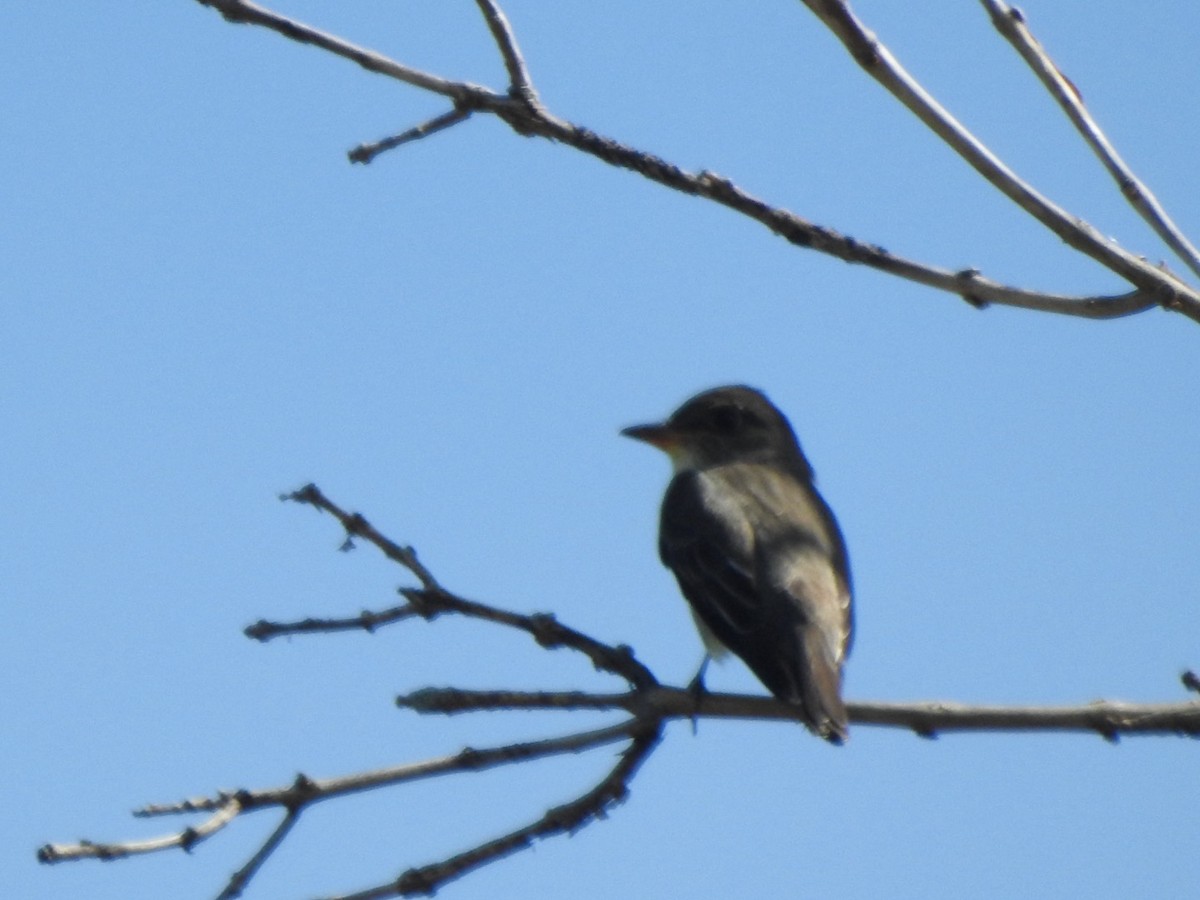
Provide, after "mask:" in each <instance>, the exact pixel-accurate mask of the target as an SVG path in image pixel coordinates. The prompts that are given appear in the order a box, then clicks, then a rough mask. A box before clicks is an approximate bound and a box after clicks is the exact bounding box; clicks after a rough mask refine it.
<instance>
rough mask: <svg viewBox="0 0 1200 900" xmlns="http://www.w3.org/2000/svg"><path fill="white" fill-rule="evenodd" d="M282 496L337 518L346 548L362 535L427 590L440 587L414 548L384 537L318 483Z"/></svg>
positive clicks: (281, 498) (343, 547)
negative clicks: (332, 497) (331, 499)
mask: <svg viewBox="0 0 1200 900" xmlns="http://www.w3.org/2000/svg"><path fill="white" fill-rule="evenodd" d="M279 499H280V500H290V501H292V502H293V503H304V504H307V505H308V506H313V507H316V508H317V509H319V510H322V511H323V512H327V513H329V514H330V515H331V516H333V517H334V518H335V519H337V520H338V521H339V522H340V523H341V524H342V528H343V529H345V531H346V540H345V541H344V542H343V543H342V549H343V550H352V549H353V548H354V538H356V537H360V538H363V539H364V540H366V541H368V542H369V543H371V544H374V545H375V546H376V547H378V548H379V549H380V550H381V551H383V555H384V556H386V557H387V558H388V559H390V560H392V561H393V562H397V563H399V564H400V565H402V566H404V568H406V569H408V570H409V571H410V572H412V573H413V574H414V575H416V576H417V580H418V581H420V582H421V584H422V585H424V586H425V587H426V588H427V589H428V590H431V591H436V590H437V589H438V583H437V579H436V578H434V577H433V573H431V572H430V571H429V570H428V569H426V568H425V567H424V566H423V565H421V561H420V560H418V559H417V552H416V551H415V550H413V548H412V547H402V546H400V545H399V544H397V543H395V542H394V541H391V540H389V539H388V538H386V537H384V536H383V535H382V534H380V533H379V532H378V531H376V530H375V526H373V525H372V524H371V523H370V522H368V521H367V520H366V519H364V518H363V517H362V516H360V515H359V514H358V513H349V512H346V511H345V510H344V509H342V508H341V507H339V506H338V505H337V504H335V503H333V502H331V501H330V500H329V498H328V497H326V496H325V495H324V494H322V493H321V490H320V489H319V488H318V487H317V486H316V485H315V484H306V485H305V486H304V487H302V488H300V490H298V491H292V492H291V493H290V494H282V495H280V497H279Z"/></svg>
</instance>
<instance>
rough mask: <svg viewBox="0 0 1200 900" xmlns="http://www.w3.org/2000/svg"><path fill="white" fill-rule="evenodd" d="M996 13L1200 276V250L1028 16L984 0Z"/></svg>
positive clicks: (1121, 182) (1121, 183) (1128, 194)
mask: <svg viewBox="0 0 1200 900" xmlns="http://www.w3.org/2000/svg"><path fill="white" fill-rule="evenodd" d="M980 2H982V3H983V5H984V7H985V8H986V9H987V11H988V12H989V13H990V14H991V17H992V23H993V24H994V25H995V26H996V30H997V31H999V32H1000V33H1001V34H1002V35H1004V38H1005V39H1006V40H1007V41H1008V42H1009V43H1010V44H1012V45H1013V47H1014V48H1015V49H1016V51H1017V52H1018V53H1020V54H1021V58H1022V59H1024V60H1025V62H1026V63H1028V64H1029V68H1031V69H1032V70H1033V72H1034V74H1035V75H1037V77H1038V78H1039V79H1040V80H1041V82H1042V84H1043V85H1045V87H1046V90H1048V91H1049V92H1050V94H1051V96H1053V97H1054V99H1055V100H1056V101H1058V105H1059V106H1061V107H1062V109H1063V112H1065V113H1066V114H1067V117H1068V118H1069V119H1070V120H1071V123H1072V124H1073V125H1074V126H1075V128H1076V129H1077V130H1078V131H1079V133H1080V134H1081V135H1082V136H1083V139H1084V140H1085V141H1087V142H1088V145H1089V146H1090V147H1091V148H1092V150H1093V151H1094V152H1095V154H1096V156H1098V157H1099V158H1100V161H1101V162H1102V163H1104V167H1105V168H1106V169H1108V171H1109V174H1111V175H1112V177H1113V179H1114V180H1115V181H1116V182H1117V186H1118V187H1119V188H1120V189H1121V193H1122V194H1123V195H1124V196H1125V199H1127V200H1128V201H1129V203H1130V204H1131V205H1132V206H1133V208H1134V209H1135V210H1137V212H1138V215H1140V216H1141V217H1142V218H1143V219H1145V220H1146V221H1147V222H1148V223H1149V224H1150V227H1151V228H1153V229H1154V231H1155V232H1156V233H1157V234H1158V236H1159V237H1160V238H1162V240H1163V242H1164V243H1165V244H1166V245H1167V246H1168V247H1170V248H1171V249H1172V250H1174V251H1175V255H1176V256H1178V257H1179V258H1180V259H1181V260H1182V261H1183V262H1184V264H1185V265H1187V266H1188V267H1189V268H1190V269H1191V270H1192V271H1193V272H1195V273H1196V274H1197V275H1200V252H1198V251H1197V250H1196V248H1195V247H1193V246H1192V244H1191V242H1190V241H1189V240H1188V239H1187V237H1186V236H1185V235H1184V233H1183V232H1182V231H1180V230H1179V227H1178V226H1177V225H1176V224H1175V223H1174V222H1173V221H1172V220H1171V217H1170V216H1169V215H1167V212H1166V210H1165V209H1163V207H1162V204H1160V203H1159V202H1158V198H1157V197H1155V196H1154V194H1153V193H1152V192H1151V191H1150V189H1149V188H1147V187H1146V186H1145V185H1144V184H1143V183H1142V182H1141V181H1140V180H1139V179H1138V177H1137V176H1136V175H1134V174H1133V170H1132V169H1130V168H1129V166H1128V165H1127V164H1126V163H1125V160H1123V159H1121V156H1120V154H1118V153H1117V151H1116V149H1115V148H1114V147H1113V146H1112V144H1111V143H1109V140H1108V137H1107V136H1106V135H1105V134H1104V132H1103V131H1102V130H1101V129H1100V126H1099V125H1098V124H1097V123H1096V120H1095V119H1093V118H1092V114H1091V113H1090V112H1088V109H1087V107H1086V106H1084V104H1083V98H1082V96H1081V95H1080V93H1079V91H1078V90H1077V89H1076V88H1075V85H1074V84H1072V83H1071V81H1070V80H1069V79H1068V78H1067V77H1066V76H1065V75H1063V73H1062V70H1061V69H1059V67H1058V66H1057V65H1056V64H1055V62H1054V61H1053V60H1052V59H1051V58H1050V56H1049V55H1048V54H1047V53H1046V51H1045V50H1044V49H1043V48H1042V45H1041V43H1039V42H1038V40H1037V38H1035V37H1034V36H1033V34H1032V33H1030V31H1029V26H1028V24H1027V23H1026V21H1025V14H1024V13H1022V12H1021V10H1019V9H1016V8H1014V7H1012V6H1009V5H1008V4H1007V3H1004V2H1003V0H980Z"/></svg>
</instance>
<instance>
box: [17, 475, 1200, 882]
mask: <svg viewBox="0 0 1200 900" xmlns="http://www.w3.org/2000/svg"><path fill="white" fill-rule="evenodd" d="M283 499H286V500H292V501H295V502H298V503H303V504H306V505H309V506H312V507H314V508H316V509H318V510H320V511H322V512H327V513H329V514H330V515H332V516H333V517H334V518H336V519H337V521H338V522H339V523H340V524H341V527H342V528H343V530H344V531H345V535H346V537H345V540H344V541H343V543H342V545H341V546H342V549H343V550H346V549H350V548H351V547H353V546H354V544H353V542H354V540H355V539H360V540H364V541H366V542H368V543H370V544H372V545H373V546H375V547H376V548H378V549H379V550H380V551H381V552H382V553H383V554H384V555H385V556H387V557H388V558H389V559H391V560H393V561H394V562H396V563H397V564H398V565H400V566H402V567H404V568H405V569H406V570H408V571H409V572H410V573H412V574H413V575H414V576H415V577H416V578H417V579H418V581H420V582H421V585H422V587H419V588H401V589H400V590H401V593H402V594H403V595H404V596H405V598H406V599H407V601H408V603H407V605H405V606H401V607H395V608H392V609H389V610H386V611H383V612H380V613H363V614H360V615H359V616H357V617H353V618H345V619H313V618H309V619H304V620H301V621H300V622H296V623H291V624H289V623H269V622H259V623H257V624H256V625H255V626H252V627H251V628H248V629H247V634H249V635H250V636H252V637H255V638H257V639H259V640H267V639H269V638H270V637H274V636H277V635H280V634H295V633H301V632H317V631H331V632H332V631H343V630H346V629H348V628H354V629H358V630H366V631H372V630H374V629H375V628H377V627H382V626H383V625H387V624H392V623H395V622H400V621H404V620H405V619H410V618H413V617H416V616H420V617H422V618H425V619H432V618H435V617H437V616H439V615H442V614H446V613H453V614H458V615H463V616H467V617H470V618H474V619H479V620H482V621H486V622H490V623H492V624H495V625H500V626H504V627H506V628H515V629H517V630H519V631H523V632H525V633H527V634H529V635H531V636H532V637H533V638H534V639H535V640H536V641H537V643H538V644H539V645H540V646H541V647H543V648H544V649H553V648H556V647H566V648H569V649H572V650H575V651H576V652H578V653H581V654H583V655H584V656H586V657H587V658H588V659H589V660H590V661H591V662H592V664H593V665H594V666H595V667H596V669H597V670H599V671H602V672H607V673H610V674H614V675H617V676H619V677H621V678H623V679H624V680H625V681H626V682H627V684H628V685H629V689H628V690H627V691H624V692H621V693H606V694H593V693H587V692H583V691H536V692H530V691H511V690H489V691H478V690H465V689H462V688H424V689H422V690H419V691H415V692H413V693H410V694H406V695H402V696H400V697H397V698H396V704H397V705H398V706H400V707H402V708H406V709H410V710H413V711H416V712H418V713H422V714H440V715H451V714H455V713H460V712H468V711H483V710H490V711H496V710H526V711H528V710H549V709H557V710H563V711H570V710H592V711H613V712H617V711H619V712H622V713H624V716H623V717H622V718H621V719H620V721H618V722H616V723H615V724H611V725H606V726H603V727H600V728H595V729H590V730H586V731H581V732H576V733H571V734H566V735H561V736H559V737H553V738H545V739H541V740H533V741H526V742H519V743H514V744H507V745H503V746H498V747H488V748H483V749H476V748H470V747H467V748H464V749H463V750H461V751H459V752H458V753H455V754H452V755H449V756H443V757H438V758H436V759H431V760H426V761H423V762H418V763H407V764H402V765H397V766H390V767H387V768H383V769H377V770H373V771H369V772H360V773H355V774H352V775H345V776H341V777H336V778H327V779H314V778H311V777H309V776H307V775H303V774H301V775H298V776H297V777H296V778H295V780H294V781H293V782H291V783H290V784H288V785H285V786H281V787H276V788H267V789H257V790H253V789H248V788H243V789H240V790H237V791H233V792H227V791H222V792H220V793H218V794H216V795H214V796H212V797H200V798H192V799H188V800H183V801H180V802H178V803H173V804H165V805H153V806H147V807H144V808H143V809H141V810H139V811H137V812H136V813H135V814H136V815H138V816H141V817H151V816H155V817H157V816H165V815H183V814H195V813H202V814H207V818H206V819H204V820H203V821H202V822H201V823H200V824H198V825H195V826H188V827H186V828H183V829H181V830H179V831H176V832H173V833H171V834H167V835H163V836H160V837H157V838H151V839H149V840H142V841H126V842H117V843H98V842H95V841H82V842H79V843H76V844H46V845H44V846H43V847H41V848H40V849H39V850H38V859H39V860H40V861H41V862H43V863H56V862H66V861H73V860H79V859H104V860H112V859H117V858H121V857H125V856H132V855H136V854H143V853H152V852H157V851H160V850H168V849H173V848H182V849H185V850H190V849H192V848H193V847H195V846H196V845H197V844H199V843H200V842H201V841H203V840H206V839H207V838H209V837H211V836H212V835H214V834H216V833H217V832H218V831H220V830H221V829H223V828H225V826H227V825H229V824H230V823H231V822H233V821H234V820H235V819H237V818H238V817H239V816H241V815H243V814H248V813H252V812H257V811H259V810H263V809H279V810H282V811H283V813H284V816H283V818H282V819H281V820H280V823H279V825H278V826H277V827H276V828H275V829H274V830H273V831H272V833H271V834H270V835H269V836H268V837H267V839H266V840H265V841H264V842H263V843H262V845H261V846H260V847H259V848H258V849H257V850H256V851H255V852H254V853H253V854H252V856H251V857H250V859H249V860H248V861H247V862H246V864H245V865H243V866H242V867H241V869H239V870H238V871H237V872H236V873H235V874H234V875H233V876H232V877H231V879H230V880H229V882H228V883H227V884H226V886H225V888H224V889H223V891H222V892H221V894H220V895H219V896H220V897H221V898H232V897H237V896H240V895H241V893H242V892H243V891H244V890H245V888H246V886H247V885H248V884H249V883H250V881H251V880H252V879H253V878H254V877H255V875H256V874H257V873H258V872H259V871H260V870H261V869H262V867H263V865H264V864H265V863H266V861H267V860H268V859H269V858H270V856H271V854H272V853H273V852H274V851H275V850H276V849H277V848H278V847H279V846H280V844H281V843H282V842H283V840H284V839H285V838H286V836H287V835H288V834H289V833H290V831H291V829H292V828H293V827H294V826H295V824H296V823H297V822H298V821H299V818H300V815H301V813H303V812H304V811H305V810H307V809H308V808H309V807H311V806H313V805H314V804H316V803H319V802H321V801H324V800H331V799H335V798H337V797H342V796H345V795H348V794H353V793H359V792H362V791H368V790H377V789H382V788H385V787H390V786H393V785H398V784H403V783H406V782H410V781H418V780H424V779H428V778H433V777H437V776H440V775H448V774H454V773H463V772H479V771H484V770H487V769H492V768H497V767H500V766H507V765H513V764H517V763H523V762H532V761H534V760H537V759H544V758H547V757H551V756H559V755H563V754H567V753H581V752H584V751H586V750H590V749H593V748H596V747H600V746H604V745H608V744H612V743H616V742H625V744H626V745H625V747H624V749H623V750H622V751H621V753H620V755H619V757H618V760H617V763H616V764H615V765H614V766H613V768H612V769H611V770H610V771H609V772H608V774H606V775H605V776H604V777H603V778H602V779H601V780H600V781H599V782H598V783H597V784H595V785H594V786H593V787H591V788H589V789H587V790H585V791H583V792H582V793H581V794H580V795H579V796H578V797H576V798H575V799H573V800H570V801H568V802H566V803H564V804H563V805H561V806H557V807H555V808H553V809H550V810H548V811H547V812H546V813H544V814H543V815H541V816H539V817H537V818H535V819H534V820H532V821H530V822H529V823H528V824H526V825H523V826H521V827H519V828H517V829H515V830H513V831H511V832H509V833H507V834H504V835H502V836H501V837H498V838H495V839H492V840H488V841H485V842H483V843H481V844H479V845H477V846H475V847H472V848H470V849H468V850H465V851H463V852H461V853H458V854H455V855H453V856H450V857H449V858H447V859H445V860H442V861H440V862H435V863H432V864H429V865H426V866H423V867H420V868H414V869H408V870H406V871H405V872H403V873H402V874H401V875H399V876H398V877H397V878H395V879H393V880H391V881H388V882H386V883H383V884H380V885H377V886H375V887H371V888H368V889H367V890H364V891H360V892H357V893H353V894H347V895H343V897H342V898H341V900H374V898H383V897H400V896H417V895H426V894H432V893H433V892H434V891H436V890H437V889H438V888H439V887H441V886H442V885H444V884H446V883H447V882H449V881H452V880H454V879H456V878H459V877H461V876H462V875H464V874H466V873H468V872H470V871H472V870H473V869H476V868H479V867H480V866H483V865H486V864H488V863H489V862H493V861H495V860H497V859H500V858H502V857H504V856H508V855H510V854H512V853H515V852H517V851H519V850H522V849H526V848H528V847H530V846H532V844H533V843H534V841H536V840H538V839H541V838H545V837H550V836H553V835H557V834H570V833H572V832H574V831H576V830H578V829H579V828H582V827H584V826H585V825H587V824H589V823H590V822H593V821H595V820H597V819H600V818H603V817H604V816H605V815H606V813H607V811H608V810H609V809H610V808H612V807H613V806H614V805H616V804H617V803H619V802H621V801H622V800H624V799H625V797H626V796H627V795H628V793H629V784H630V782H631V780H632V779H633V777H634V776H635V774H636V773H637V771H638V769H639V767H640V766H641V764H642V763H643V762H644V761H645V760H646V759H647V758H648V757H649V755H650V754H651V753H652V752H653V751H654V749H655V747H656V746H657V745H658V743H659V741H660V740H661V738H662V734H663V731H664V729H665V727H666V725H667V723H669V722H670V721H671V720H673V719H686V720H691V721H693V722H694V721H695V720H696V719H697V718H698V717H709V718H726V719H728V718H737V719H759V720H781V719H783V720H794V719H795V717H796V713H795V710H794V709H791V708H789V707H788V706H786V705H784V704H782V703H780V702H779V701H777V700H776V699H775V698H773V697H766V696H746V695H740V694H713V693H702V694H697V693H696V691H694V690H692V689H690V688H687V689H685V688H674V687H666V686H663V685H661V684H659V682H658V680H657V679H656V678H655V676H654V675H653V673H652V672H651V671H650V670H649V669H648V668H647V667H646V666H645V665H644V664H643V663H641V662H640V661H639V660H638V659H637V658H636V656H635V655H634V653H633V650H632V649H630V648H629V647H627V646H624V645H620V646H614V645H611V644H607V643H605V642H603V641H600V640H598V639H597V638H594V637H591V636H589V635H585V634H583V633H582V632H579V631H576V630H574V629H572V628H568V627H566V626H564V625H562V624H560V623H559V622H557V621H556V620H555V619H554V618H553V617H552V616H547V615H537V614H534V615H525V614H521V613H516V612H512V611H510V610H504V609H500V608H498V607H494V606H489V605H487V604H483V603H478V602H476V601H472V600H466V599H464V598H462V597H458V596H456V595H454V594H452V593H450V592H449V591H447V590H446V589H445V588H443V587H441V586H440V585H439V584H438V581H437V579H436V578H434V576H433V574H432V573H430V572H429V570H428V569H426V568H425V566H424V565H422V564H421V563H420V561H419V560H418V559H417V555H416V553H415V552H414V551H413V549H412V548H411V547H407V546H403V545H401V544H398V543H396V542H394V541H392V540H391V539H389V538H388V537H386V536H385V535H383V534H382V533H381V532H379V531H378V530H377V529H376V528H375V527H374V526H373V525H371V523H370V522H368V521H367V519H366V518H365V517H363V516H362V515H360V514H358V513H351V512H349V511H347V510H345V509H343V508H342V507H340V506H339V505H338V504H336V503H334V502H333V501H332V500H330V499H329V498H328V497H326V496H325V495H324V494H323V493H322V492H321V490H320V489H319V488H317V486H316V485H312V484H310V485H307V486H305V487H303V488H301V489H300V490H298V491H294V492H292V493H290V494H286V495H284V497H283ZM1182 682H1183V684H1184V686H1185V687H1187V688H1188V689H1193V688H1194V687H1195V685H1196V684H1197V683H1200V682H1197V680H1196V676H1195V675H1193V674H1192V673H1190V672H1187V673H1184V674H1183V676H1182ZM847 708H848V711H849V714H850V720H851V721H852V722H853V723H854V724H856V725H873V726H882V727H892V728H903V729H907V730H910V731H912V732H914V733H916V734H918V735H920V736H923V737H934V736H936V735H938V734H940V733H942V732H948V731H1016V732H1023V731H1078V732H1088V733H1096V734H1100V735H1101V736H1103V737H1105V738H1106V739H1108V740H1113V741H1115V740H1116V739H1117V738H1118V737H1119V736H1120V735H1126V734H1128V735H1142V734H1173V735H1192V736H1197V735H1200V700H1193V701H1188V702H1184V703H1163V704H1133V703H1122V702H1114V701H1103V702H1097V703H1089V704H1084V705H1082V706H1058V707H1031V706H968V705H964V704H958V703H947V702H920V703H879V702H857V703H848V704H847Z"/></svg>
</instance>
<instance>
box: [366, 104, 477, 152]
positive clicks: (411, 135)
mask: <svg viewBox="0 0 1200 900" xmlns="http://www.w3.org/2000/svg"><path fill="white" fill-rule="evenodd" d="M470 117H471V110H470V109H467V108H466V107H459V106H456V107H455V108H454V109H452V110H450V111H449V112H444V113H442V114H441V115H440V116H434V117H433V118H432V119H429V120H428V121H426V122H422V123H421V124H420V125H414V126H413V127H412V128H409V129H408V130H407V131H402V132H400V133H399V134H396V135H392V136H391V137H387V138H384V139H383V140H381V141H375V142H374V143H371V144H359V145H358V146H357V147H355V148H354V149H353V150H351V151H350V152H349V153H348V154H347V155H348V156H349V157H350V162H352V163H363V164H364V165H365V164H367V163H369V162H371V160H373V159H374V158H375V157H376V156H378V155H379V154H380V153H385V152H387V151H388V150H394V149H395V148H397V147H399V146H402V145H403V144H410V143H412V142H413V141H418V140H420V139H421V138H423V137H429V135H431V134H437V133H438V132H439V131H443V130H445V129H447V128H450V127H451V126H453V125H457V124H458V123H459V122H465V121H466V120H467V119H469V118H470Z"/></svg>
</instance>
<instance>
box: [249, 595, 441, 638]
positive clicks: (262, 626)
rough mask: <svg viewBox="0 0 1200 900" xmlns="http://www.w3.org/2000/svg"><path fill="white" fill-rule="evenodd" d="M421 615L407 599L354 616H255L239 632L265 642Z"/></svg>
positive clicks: (365, 628)
mask: <svg viewBox="0 0 1200 900" xmlns="http://www.w3.org/2000/svg"><path fill="white" fill-rule="evenodd" d="M419 615H421V614H420V613H419V612H418V611H417V609H416V608H415V607H414V606H413V605H412V604H411V603H405V604H404V605H403V606H393V607H390V608H389V609H382V610H379V611H377V612H376V611H373V610H369V609H364V610H363V611H362V612H360V613H359V614H358V615H357V616H350V617H347V618H340V619H319V618H312V617H310V618H307V619H301V620H300V621H298V622H270V621H268V620H266V619H259V620H258V621H257V622H255V623H254V624H253V625H247V626H246V627H245V629H243V631H242V633H243V634H245V635H246V637H248V638H253V639H254V640H256V641H261V642H262V643H264V644H265V643H266V642H267V641H269V640H271V639H273V638H277V637H284V636H287V635H292V634H332V633H333V632H336V631H365V632H367V633H372V632H374V631H376V630H378V629H380V628H382V627H383V626H385V625H391V624H392V623H393V622H403V621H404V620H405V619H411V618H414V617H416V616H419Z"/></svg>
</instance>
